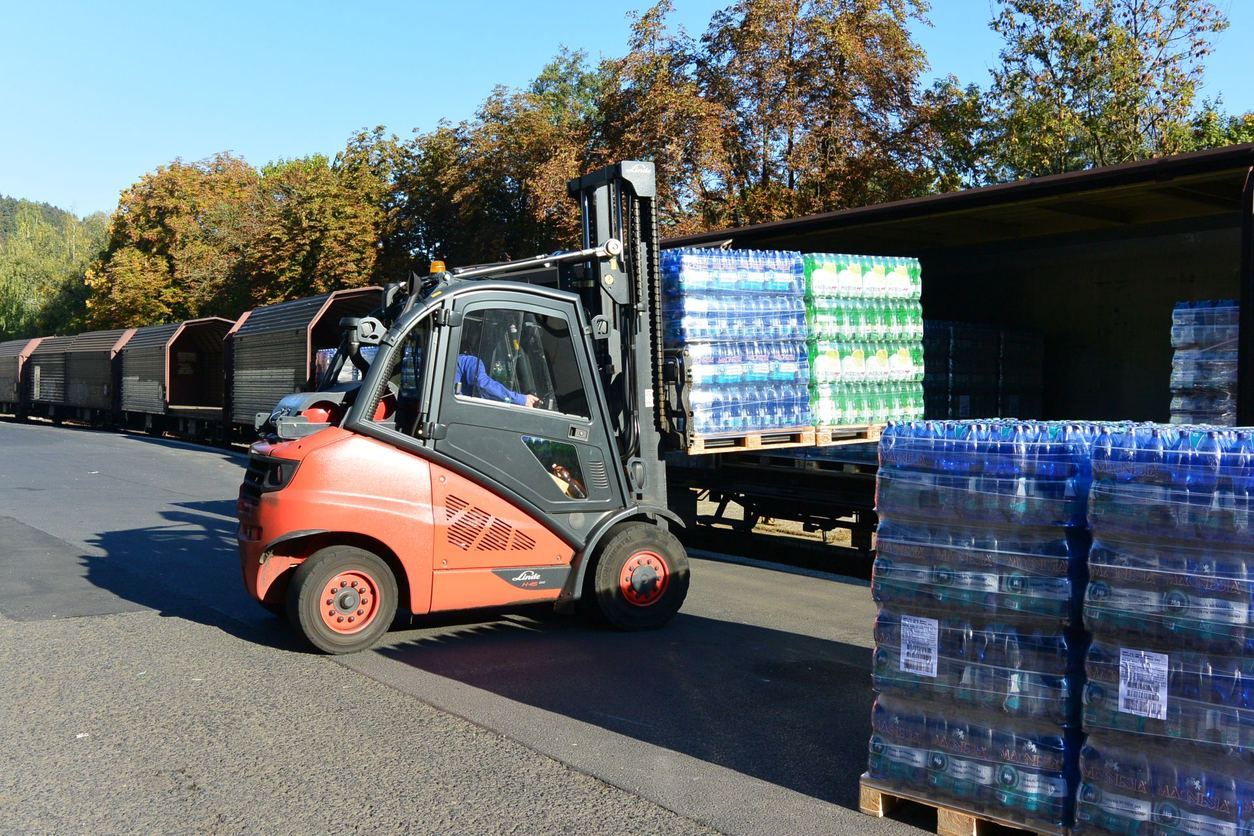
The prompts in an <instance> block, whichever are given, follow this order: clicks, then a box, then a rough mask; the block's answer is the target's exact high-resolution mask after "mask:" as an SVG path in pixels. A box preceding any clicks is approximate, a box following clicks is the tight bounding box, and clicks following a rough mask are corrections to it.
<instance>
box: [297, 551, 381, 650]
mask: <svg viewBox="0 0 1254 836" xmlns="http://www.w3.org/2000/svg"><path fill="white" fill-rule="evenodd" d="M396 590H397V588H396V578H395V577H393V576H392V570H391V569H390V568H388V565H387V564H386V563H384V562H383V560H382V559H380V558H379V557H378V556H377V555H374V554H371V553H370V552H368V551H365V550H364V549H358V548H354V547H352V546H328V547H327V548H325V549H319V550H318V551H316V552H314V553H313V554H312V555H310V557H309V559H308V560H306V561H305V562H304V563H302V564H301V565H300V566H298V567H296V571H295V573H293V575H292V580H291V583H290V585H289V586H288V590H287V615H288V620H289V621H291V623H292V624H294V625H296V626H298V627H300V631H301V632H302V633H303V634H304V636H305V638H307V639H308V640H309V643H310V644H312V645H313V646H314V647H316V648H318V649H319V650H321V651H323V652H324V653H356V652H357V651H359V650H366V649H368V648H370V647H371V646H373V645H374V643H375V642H377V641H378V640H379V639H380V638H381V637H382V636H383V634H384V633H386V632H387V629H388V627H389V626H390V625H391V624H392V617H393V616H394V615H395V614H396V604H397V591H396Z"/></svg>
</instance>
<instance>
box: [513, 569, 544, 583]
mask: <svg viewBox="0 0 1254 836" xmlns="http://www.w3.org/2000/svg"><path fill="white" fill-rule="evenodd" d="M512 580H513V581H514V582H515V583H522V582H523V581H538V580H541V578H540V573H539V572H537V571H536V570H535V569H525V570H523V571H522V573H520V574H519V575H518V576H517V577H515V578H512Z"/></svg>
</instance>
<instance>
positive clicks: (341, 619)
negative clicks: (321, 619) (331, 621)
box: [335, 615, 344, 624]
mask: <svg viewBox="0 0 1254 836" xmlns="http://www.w3.org/2000/svg"><path fill="white" fill-rule="evenodd" d="M335 620H336V622H337V623H340V624H343V623H344V616H342V615H341V616H340V617H339V618H337V619H335Z"/></svg>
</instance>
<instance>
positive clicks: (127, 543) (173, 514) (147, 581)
mask: <svg viewBox="0 0 1254 836" xmlns="http://www.w3.org/2000/svg"><path fill="white" fill-rule="evenodd" d="M161 516H162V518H163V519H164V520H165V522H164V523H163V524H161V525H156V526H149V527H146V528H132V529H126V530H122V531H109V532H105V533H104V534H100V535H97V536H96V537H95V538H94V539H93V540H91V541H89V543H90V545H92V546H95V547H96V548H99V549H101V550H102V551H103V552H104V554H103V555H85V556H82V557H81V558H80V560H81V561H82V564H83V567H84V569H85V571H86V576H87V580H88V581H90V582H91V583H92V584H94V585H96V586H98V587H100V588H102V589H106V590H108V591H110V592H112V593H113V594H114V595H117V596H118V597H120V598H123V599H126V600H128V601H131V602H134V603H136V604H140V605H141V606H144V607H148V608H149V609H152V610H156V611H157V612H159V613H161V614H162V615H165V616H173V617H177V618H184V619H187V620H189V621H196V622H199V623H201V624H206V625H208V626H211V627H216V628H218V629H221V630H223V631H224V632H227V633H230V634H231V635H234V636H237V637H238V638H241V639H244V640H246V641H250V642H257V643H261V644H266V645H269V646H271V647H276V648H282V649H286V650H305V649H307V648H306V646H305V645H304V643H303V642H302V641H300V640H299V639H298V638H297V637H296V636H295V635H294V634H293V633H292V632H291V631H290V630H288V629H287V625H286V624H284V623H283V622H282V621H281V620H280V619H278V618H276V617H274V616H273V615H271V614H270V613H268V612H266V611H265V610H264V609H262V608H261V606H260V605H259V604H257V603H256V602H255V601H254V600H253V599H252V598H251V597H249V596H248V594H247V593H246V592H245V591H244V585H243V583H242V581H241V580H240V569H239V552H238V550H237V548H236V543H235V528H236V522H235V500H234V499H221V500H212V501H204V502H181V503H178V504H177V505H176V506H174V509H172V510H167V511H163V512H162V513H161Z"/></svg>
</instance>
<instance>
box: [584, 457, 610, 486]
mask: <svg viewBox="0 0 1254 836" xmlns="http://www.w3.org/2000/svg"><path fill="white" fill-rule="evenodd" d="M588 473H589V475H590V476H591V477H592V487H594V488H599V489H600V490H608V489H609V487H610V477H609V474H607V473H606V472H605V462H589V463H588Z"/></svg>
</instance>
